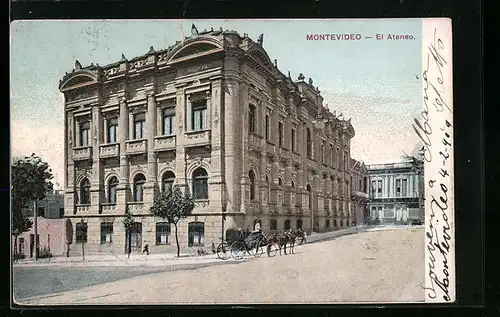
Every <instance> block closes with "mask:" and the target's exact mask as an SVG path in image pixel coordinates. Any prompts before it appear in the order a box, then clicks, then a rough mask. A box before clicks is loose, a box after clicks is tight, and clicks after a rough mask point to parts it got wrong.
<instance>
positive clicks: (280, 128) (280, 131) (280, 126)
mask: <svg viewBox="0 0 500 317" xmlns="http://www.w3.org/2000/svg"><path fill="white" fill-rule="evenodd" d="M278 144H279V146H280V147H283V123H281V122H278Z"/></svg>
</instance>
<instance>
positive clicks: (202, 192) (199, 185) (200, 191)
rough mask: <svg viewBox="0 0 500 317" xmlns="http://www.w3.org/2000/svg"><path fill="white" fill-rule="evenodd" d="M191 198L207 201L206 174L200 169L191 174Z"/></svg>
mask: <svg viewBox="0 0 500 317" xmlns="http://www.w3.org/2000/svg"><path fill="white" fill-rule="evenodd" d="M193 198H194V199H208V174H207V171H206V170H205V169H203V168H201V167H198V168H197V169H196V170H195V171H194V172H193Z"/></svg>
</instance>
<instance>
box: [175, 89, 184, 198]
mask: <svg viewBox="0 0 500 317" xmlns="http://www.w3.org/2000/svg"><path fill="white" fill-rule="evenodd" d="M176 88H177V94H176V106H175V118H176V120H177V122H176V123H177V129H176V130H177V133H176V143H177V145H176V148H175V167H176V170H175V171H176V174H175V178H176V180H175V181H176V183H177V185H178V186H179V187H180V188H181V189H182V190H185V189H186V185H187V184H186V168H187V167H186V151H185V148H184V144H185V143H184V140H185V135H184V131H185V127H184V122H185V116H184V114H185V109H186V96H185V93H184V87H183V86H181V85H179V86H176Z"/></svg>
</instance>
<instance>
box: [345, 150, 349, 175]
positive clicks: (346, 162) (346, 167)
mask: <svg viewBox="0 0 500 317" xmlns="http://www.w3.org/2000/svg"><path fill="white" fill-rule="evenodd" d="M348 163H349V162H348V161H347V155H346V154H344V171H346V172H347V171H348V170H349V169H348V166H347V164H348Z"/></svg>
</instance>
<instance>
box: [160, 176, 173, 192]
mask: <svg viewBox="0 0 500 317" xmlns="http://www.w3.org/2000/svg"><path fill="white" fill-rule="evenodd" d="M174 181H175V174H174V173H173V172H171V171H166V172H165V173H163V176H162V178H161V190H162V191H163V192H167V191H170V190H172V187H173V186H174Z"/></svg>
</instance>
